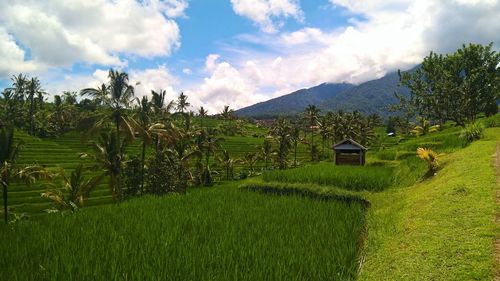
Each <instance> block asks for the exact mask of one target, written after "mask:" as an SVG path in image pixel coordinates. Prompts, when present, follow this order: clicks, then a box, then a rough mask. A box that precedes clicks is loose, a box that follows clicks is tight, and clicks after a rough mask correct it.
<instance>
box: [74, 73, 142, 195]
mask: <svg viewBox="0 0 500 281" xmlns="http://www.w3.org/2000/svg"><path fill="white" fill-rule="evenodd" d="M108 78H109V85H107V86H105V85H104V86H103V87H101V88H98V89H94V88H87V89H83V90H82V91H81V95H83V96H85V95H89V96H92V97H96V96H97V97H99V98H102V99H103V102H104V104H105V106H106V108H107V109H108V110H109V111H110V113H104V114H99V115H98V116H96V117H94V118H93V119H94V121H93V122H92V123H93V128H91V131H90V132H92V131H100V130H101V129H102V128H105V127H107V125H108V123H109V122H110V121H111V122H112V123H113V124H114V127H115V132H114V134H111V135H109V136H107V138H106V140H107V141H110V143H108V144H113V145H116V147H115V148H113V149H111V148H110V149H108V151H110V152H116V153H112V154H109V155H111V156H112V157H116V158H117V159H114V160H112V161H110V162H112V163H113V164H116V165H117V166H115V167H113V168H114V169H117V171H112V172H111V173H110V175H111V176H112V177H114V178H113V179H112V180H113V181H114V183H112V184H113V185H117V187H114V191H116V192H118V191H121V187H120V186H121V164H122V159H123V151H124V145H122V143H121V142H122V138H121V132H122V131H123V132H124V133H125V137H126V139H127V140H132V139H133V138H134V126H133V125H134V120H133V119H132V118H131V117H130V116H129V115H128V109H129V108H130V105H131V103H132V101H133V96H134V87H133V86H132V85H129V78H128V74H127V73H125V72H119V71H115V70H113V69H110V70H109V74H108ZM103 91H104V92H103ZM101 140H104V138H103V136H102V135H101ZM115 195H120V194H115ZM118 198H119V197H116V198H115V199H118Z"/></svg>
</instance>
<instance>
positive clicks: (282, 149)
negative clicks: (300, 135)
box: [271, 118, 292, 170]
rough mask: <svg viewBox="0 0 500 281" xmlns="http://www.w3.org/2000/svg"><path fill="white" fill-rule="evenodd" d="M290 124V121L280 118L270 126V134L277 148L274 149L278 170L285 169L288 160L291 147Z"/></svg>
mask: <svg viewBox="0 0 500 281" xmlns="http://www.w3.org/2000/svg"><path fill="white" fill-rule="evenodd" d="M290 133H291V126H290V121H288V120H287V119H284V118H280V119H278V120H277V121H276V123H275V124H274V126H273V127H272V128H271V135H272V136H273V137H274V140H275V141H276V143H277V145H278V148H277V151H276V162H277V163H278V168H279V169H280V170H283V169H286V167H287V162H288V153H289V152H290V148H291V145H292V144H291V136H290Z"/></svg>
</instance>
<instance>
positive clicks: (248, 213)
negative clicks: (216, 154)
mask: <svg viewBox="0 0 500 281" xmlns="http://www.w3.org/2000/svg"><path fill="white" fill-rule="evenodd" d="M364 217H365V212H364V209H363V207H362V206H361V205H360V204H346V203H342V202H337V201H321V200H312V199H307V198H302V197H297V196H276V195H274V196H273V195H262V194H259V193H255V192H251V191H244V190H240V189H237V188H234V186H231V185H228V184H226V185H224V186H221V187H217V188H213V189H197V190H192V191H191V192H190V193H189V194H188V195H186V196H175V195H173V196H167V197H162V198H154V197H143V198H140V199H137V200H132V201H128V202H125V203H122V204H119V205H108V206H102V207H99V208H86V209H83V210H81V211H80V212H78V213H75V214H73V215H66V216H64V215H63V216H61V215H59V214H53V215H46V216H43V217H39V218H36V219H32V220H29V221H21V222H19V223H17V224H13V225H10V226H8V227H4V226H2V227H0V236H1V237H2V241H3V242H2V243H0V252H1V253H2V254H3V255H4V257H5V258H3V259H1V260H0V268H1V269H2V270H0V280H354V279H355V276H356V274H357V271H358V266H359V253H360V241H361V235H362V234H363V229H364V224H365V218H364ZM311 253H314V254H311Z"/></svg>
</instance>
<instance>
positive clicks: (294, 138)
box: [290, 123, 301, 168]
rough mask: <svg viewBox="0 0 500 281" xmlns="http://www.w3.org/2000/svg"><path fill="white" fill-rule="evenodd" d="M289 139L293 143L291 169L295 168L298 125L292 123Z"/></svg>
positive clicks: (298, 139) (298, 136)
mask: <svg viewBox="0 0 500 281" xmlns="http://www.w3.org/2000/svg"><path fill="white" fill-rule="evenodd" d="M290 139H291V142H293V167H294V168H295V167H297V148H298V146H299V142H300V141H301V138H300V125H299V124H298V123H294V124H293V125H292V127H291V131H290Z"/></svg>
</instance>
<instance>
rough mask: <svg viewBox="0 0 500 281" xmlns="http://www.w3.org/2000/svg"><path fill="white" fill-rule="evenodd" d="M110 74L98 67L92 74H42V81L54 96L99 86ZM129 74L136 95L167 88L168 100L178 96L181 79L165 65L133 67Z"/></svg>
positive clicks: (106, 80)
mask: <svg viewBox="0 0 500 281" xmlns="http://www.w3.org/2000/svg"><path fill="white" fill-rule="evenodd" d="M108 74H109V70H107V69H96V70H95V71H94V72H93V73H92V74H91V75H87V74H78V75H70V74H67V75H60V73H51V74H50V75H44V76H42V77H41V81H42V83H43V86H44V88H45V90H47V91H48V93H49V94H50V95H51V96H52V95H56V94H61V93H62V92H63V91H75V92H80V90H82V89H84V88H96V87H99V86H100V85H101V84H103V83H108V82H109V78H108ZM128 74H129V83H130V84H131V85H134V87H135V97H138V98H141V97H143V96H149V97H150V96H151V90H155V91H159V90H165V91H166V93H167V96H166V99H165V100H166V101H170V100H173V99H176V98H177V96H178V91H177V90H176V88H177V87H178V86H179V80H178V78H177V77H175V76H173V75H172V74H171V73H170V71H169V70H168V69H167V68H166V67H165V66H164V65H160V66H158V67H157V68H148V69H143V70H135V69H132V70H130V71H129V73H128ZM61 77H62V79H61Z"/></svg>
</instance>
